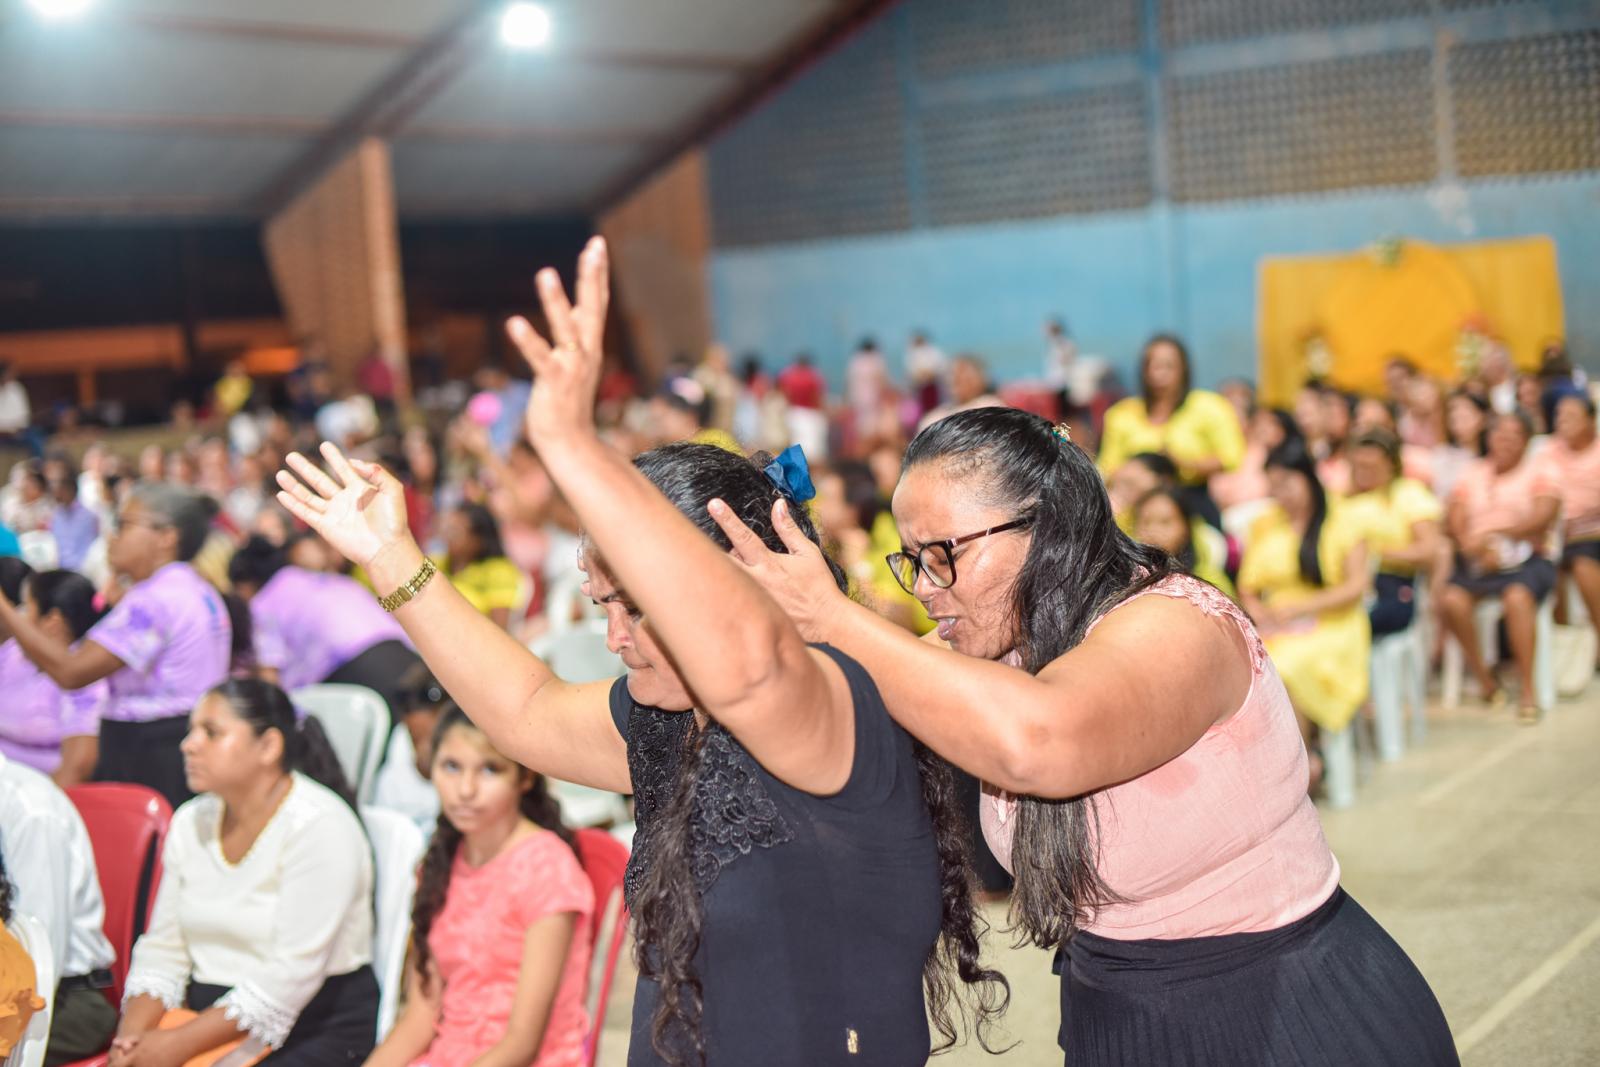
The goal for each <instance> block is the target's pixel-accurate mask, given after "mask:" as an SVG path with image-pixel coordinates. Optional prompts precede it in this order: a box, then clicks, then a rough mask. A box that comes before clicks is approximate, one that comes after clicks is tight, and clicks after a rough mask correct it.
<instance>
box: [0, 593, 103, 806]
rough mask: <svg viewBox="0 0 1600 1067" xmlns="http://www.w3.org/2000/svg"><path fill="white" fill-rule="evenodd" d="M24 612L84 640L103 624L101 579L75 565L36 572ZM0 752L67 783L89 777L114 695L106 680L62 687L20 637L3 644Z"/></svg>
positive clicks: (45, 626)
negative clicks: (98, 597) (98, 596)
mask: <svg viewBox="0 0 1600 1067" xmlns="http://www.w3.org/2000/svg"><path fill="white" fill-rule="evenodd" d="M20 603H21V604H22V605H23V617H24V618H26V619H28V620H29V621H30V622H33V623H34V624H35V625H37V626H39V627H40V628H41V629H42V630H44V631H45V632H46V633H48V634H50V635H51V636H53V637H56V638H58V639H59V640H62V641H66V642H67V643H68V644H76V643H77V642H78V641H80V640H82V639H83V636H84V634H86V633H88V632H89V629H90V628H91V627H92V626H94V624H95V623H97V622H99V621H100V610H99V609H98V608H97V607H95V589H94V583H93V582H91V581H89V579H87V578H85V577H84V576H83V575H81V574H77V573H75V572H73V571H66V570H59V571H44V572H43V573H41V574H32V575H29V576H28V578H27V581H26V583H25V584H24V585H23V587H22V593H21V597H20ZM0 693H3V694H5V704H6V714H5V715H4V716H0V752H4V753H5V754H6V756H7V757H9V758H10V759H14V760H16V761H17V762H18V763H25V764H27V765H28V766H29V767H32V768H33V769H34V770H36V771H39V772H40V773H41V774H48V775H50V776H51V777H52V778H54V779H55V782H56V784H57V785H59V786H62V787H63V788H65V787H67V786H72V785H77V784H78V783H80V782H85V781H88V779H89V775H90V774H91V773H92V772H93V771H94V765H95V761H96V758H97V757H98V755H99V751H100V741H99V733H100V716H101V715H102V714H103V713H104V712H105V708H106V704H107V703H108V702H109V701H110V699H111V689H110V687H109V686H108V685H107V684H106V683H105V682H95V683H93V684H92V685H86V686H84V687H83V688H82V689H70V690H69V689H62V688H61V687H60V686H58V685H56V683H55V682H53V681H51V680H50V676H49V675H47V674H45V673H44V672H43V671H41V670H40V669H39V668H38V667H36V666H34V664H33V662H32V661H31V660H29V659H28V657H27V656H25V655H23V653H22V649H21V648H20V647H19V646H18V645H17V643H16V642H15V641H7V642H6V643H5V644H4V645H0Z"/></svg>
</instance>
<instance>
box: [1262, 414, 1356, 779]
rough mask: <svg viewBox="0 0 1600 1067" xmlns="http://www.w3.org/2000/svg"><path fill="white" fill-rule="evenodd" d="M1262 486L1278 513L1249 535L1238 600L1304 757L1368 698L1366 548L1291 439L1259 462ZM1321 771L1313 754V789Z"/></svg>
mask: <svg viewBox="0 0 1600 1067" xmlns="http://www.w3.org/2000/svg"><path fill="white" fill-rule="evenodd" d="M1267 481H1268V484H1269V485H1270V486H1271V487H1272V499H1273V501H1274V503H1275V504H1276V505H1277V506H1276V507H1273V508H1272V509H1271V510H1269V511H1268V512H1267V513H1266V514H1264V515H1262V516H1261V518H1260V519H1258V520H1257V521H1256V523H1255V525H1254V526H1252V527H1251V530H1250V538H1249V541H1248V543H1247V544H1246V545H1245V551H1244V562H1243V564H1242V565H1241V566H1240V569H1239V600H1240V603H1241V604H1243V606H1244V609H1245V610H1246V611H1247V612H1249V613H1250V617H1251V618H1252V619H1254V620H1255V623H1256V627H1257V629H1259V630H1260V632H1261V637H1262V640H1263V641H1264V642H1265V644H1266V646H1267V653H1268V655H1270V656H1271V657H1272V661H1273V663H1274V664H1275V665H1276V666H1277V668H1278V673H1279V675H1281V676H1282V678H1283V684H1284V686H1285V687H1286V688H1287V689H1288V690H1289V699H1290V700H1291V701H1292V702H1293V703H1294V708H1295V713H1296V714H1297V715H1298V716H1299V718H1300V729H1301V732H1302V734H1304V735H1305V737H1306V740H1307V747H1308V748H1310V747H1311V746H1310V742H1311V741H1312V739H1313V738H1314V736H1315V735H1316V733H1317V732H1318V731H1321V732H1323V733H1327V734H1336V733H1338V732H1340V731H1341V730H1343V729H1344V728H1345V727H1347V726H1349V725H1350V720H1351V719H1353V718H1354V717H1355V714H1356V712H1357V710H1359V709H1360V707H1361V705H1362V703H1363V702H1365V701H1366V699H1367V673H1368V670H1369V668H1370V658H1371V654H1372V629H1371V626H1370V624H1369V623H1368V621H1367V612H1366V609H1365V607H1364V605H1363V598H1364V597H1365V596H1366V593H1367V590H1368V588H1369V587H1370V585H1371V578H1370V575H1369V574H1368V571H1367V547H1366V542H1365V539H1364V531H1363V530H1362V528H1361V526H1360V524H1359V522H1358V521H1356V519H1357V516H1353V515H1351V514H1350V511H1349V508H1348V507H1345V506H1342V505H1341V504H1340V502H1338V501H1335V500H1330V499H1329V497H1328V494H1327V493H1326V492H1325V491H1324V490H1323V488H1322V483H1321V482H1319V481H1318V480H1317V472H1316V461H1315V460H1314V459H1313V458H1312V456H1311V453H1310V451H1309V450H1307V448H1306V446H1305V443H1304V442H1303V441H1302V440H1300V439H1299V438H1291V439H1290V440H1288V441H1286V442H1284V443H1283V444H1281V445H1279V446H1278V447H1277V448H1275V449H1273V450H1272V452H1271V454H1269V455H1268V456H1267ZM1321 762H1322V761H1321V758H1320V756H1319V755H1318V753H1317V751H1316V749H1315V748H1312V749H1311V784H1312V786H1313V787H1315V785H1316V784H1317V783H1318V781H1319V780H1320V778H1321V773H1322V772H1321Z"/></svg>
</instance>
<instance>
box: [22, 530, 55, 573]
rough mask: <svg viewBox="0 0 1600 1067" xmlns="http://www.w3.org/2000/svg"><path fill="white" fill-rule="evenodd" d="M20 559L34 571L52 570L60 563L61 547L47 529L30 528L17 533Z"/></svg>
mask: <svg viewBox="0 0 1600 1067" xmlns="http://www.w3.org/2000/svg"><path fill="white" fill-rule="evenodd" d="M17 547H18V548H19V549H20V550H21V553H22V561H23V562H24V563H26V564H27V565H28V566H30V567H32V568H33V569H34V570H36V571H53V570H55V569H56V568H57V567H59V566H60V565H61V549H60V546H59V545H57V544H56V535H55V534H53V533H51V532H50V531H49V530H30V531H29V532H28V533H25V534H18V535H17Z"/></svg>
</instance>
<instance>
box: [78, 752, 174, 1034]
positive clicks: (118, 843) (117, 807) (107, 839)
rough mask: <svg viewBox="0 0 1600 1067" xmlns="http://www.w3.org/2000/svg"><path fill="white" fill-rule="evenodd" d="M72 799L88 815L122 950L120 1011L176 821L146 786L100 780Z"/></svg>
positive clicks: (114, 969) (115, 1000) (117, 987)
mask: <svg viewBox="0 0 1600 1067" xmlns="http://www.w3.org/2000/svg"><path fill="white" fill-rule="evenodd" d="M67 795H68V796H69V797H71V798H72V803H73V804H74V805H76V806H77V809H78V813H79V814H80V815H82V816H83V823H84V825H85V826H86V827H87V828H88V830H89V843H90V844H91V845H92V846H93V847H94V864H95V868H96V869H97V870H98V871H99V874H100V895H101V896H103V897H104V898H105V903H106V922H105V932H106V939H107V940H109V941H110V942H111V947H112V948H114V949H116V952H117V960H116V962H115V963H113V964H112V965H111V982H112V984H111V988H110V989H108V990H107V991H106V994H107V997H108V998H109V999H110V1001H111V1003H112V1005H113V1006H116V1007H118V1008H119V1009H120V1007H121V1005H122V984H123V982H124V981H125V980H126V979H127V977H128V963H129V960H130V959H131V958H132V956H133V943H134V941H135V940H136V939H137V938H138V936H139V935H140V934H142V933H143V932H144V927H145V920H146V919H147V918H148V917H149V912H150V909H151V907H153V906H154V903H155V899H156V889H157V888H158V887H159V886H160V884H161V842H162V841H163V839H165V837H166V836H167V826H168V824H169V823H171V822H172V807H171V805H169V804H168V803H167V801H166V799H165V798H164V797H162V796H161V794H160V793H157V792H156V791H155V790H153V789H147V788H145V787H144V786H142V785H124V784H121V783H113V782H94V783H91V784H89V785H75V786H73V787H72V788H70V789H68V790H67Z"/></svg>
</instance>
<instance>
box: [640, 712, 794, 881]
mask: <svg viewBox="0 0 1600 1067" xmlns="http://www.w3.org/2000/svg"><path fill="white" fill-rule="evenodd" d="M693 727H694V715H693V714H692V713H690V712H667V711H660V710H658V709H656V708H647V707H642V706H640V705H638V704H633V705H632V707H631V709H630V710H629V712H628V771H629V774H630V775H631V776H632V778H633V791H634V815H635V821H636V823H637V831H636V833H635V834H634V839H633V854H632V855H630V856H629V857H628V868H627V872H626V873H625V874H624V876H623V896H624V898H625V899H626V900H627V903H628V907H630V908H633V907H636V906H637V901H636V900H635V894H636V893H637V891H638V887H639V884H640V882H641V881H642V880H643V878H644V872H645V871H646V870H648V869H649V867H650V864H651V863H652V862H653V860H654V856H655V851H656V842H657V837H658V834H657V829H658V827H659V820H660V818H661V817H662V816H663V815H664V814H665V813H666V810H667V808H668V806H669V805H670V804H671V803H672V794H673V785H674V782H675V781H676V779H677V774H678V767H679V765H680V764H681V762H682V760H683V758H684V755H685V753H686V752H687V751H688V746H689V745H691V744H694V743H695V740H696V738H695V733H694V730H693ZM700 743H701V744H702V745H703V746H704V751H703V752H702V753H701V764H700V776H699V778H698V779H697V780H696V781H695V784H694V793H693V796H692V799H691V801H690V803H691V805H692V807H691V811H690V822H689V848H690V868H691V870H693V872H694V881H695V886H696V888H698V889H699V890H700V892H701V893H702V894H704V893H705V892H706V891H707V890H708V889H710V888H711V886H712V884H713V883H714V882H715V881H716V880H717V875H718V874H720V873H721V872H722V868H724V867H726V866H727V865H728V864H729V863H732V862H733V861H734V860H735V859H737V858H738V857H740V856H748V855H749V854H750V852H751V850H752V849H756V848H771V847H772V846H774V845H781V844H783V843H784V842H786V841H789V840H791V839H792V838H793V837H794V833H793V831H792V830H791V829H790V828H789V824H788V823H786V822H785V821H784V819H783V816H782V814H780V813H779V811H778V806H777V805H776V804H775V803H773V800H772V797H771V795H770V794H769V793H768V792H767V788H766V786H765V784H763V782H762V781H761V775H760V771H759V768H758V766H757V764H756V761H755V758H754V757H752V756H751V755H750V753H749V752H746V751H745V749H744V746H743V745H741V744H739V742H738V741H736V740H735V739H734V737H733V735H732V734H730V733H728V731H727V730H725V729H723V728H722V727H721V726H718V725H717V724H716V723H708V724H707V726H706V728H705V735H704V737H703V739H701V740H700Z"/></svg>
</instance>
